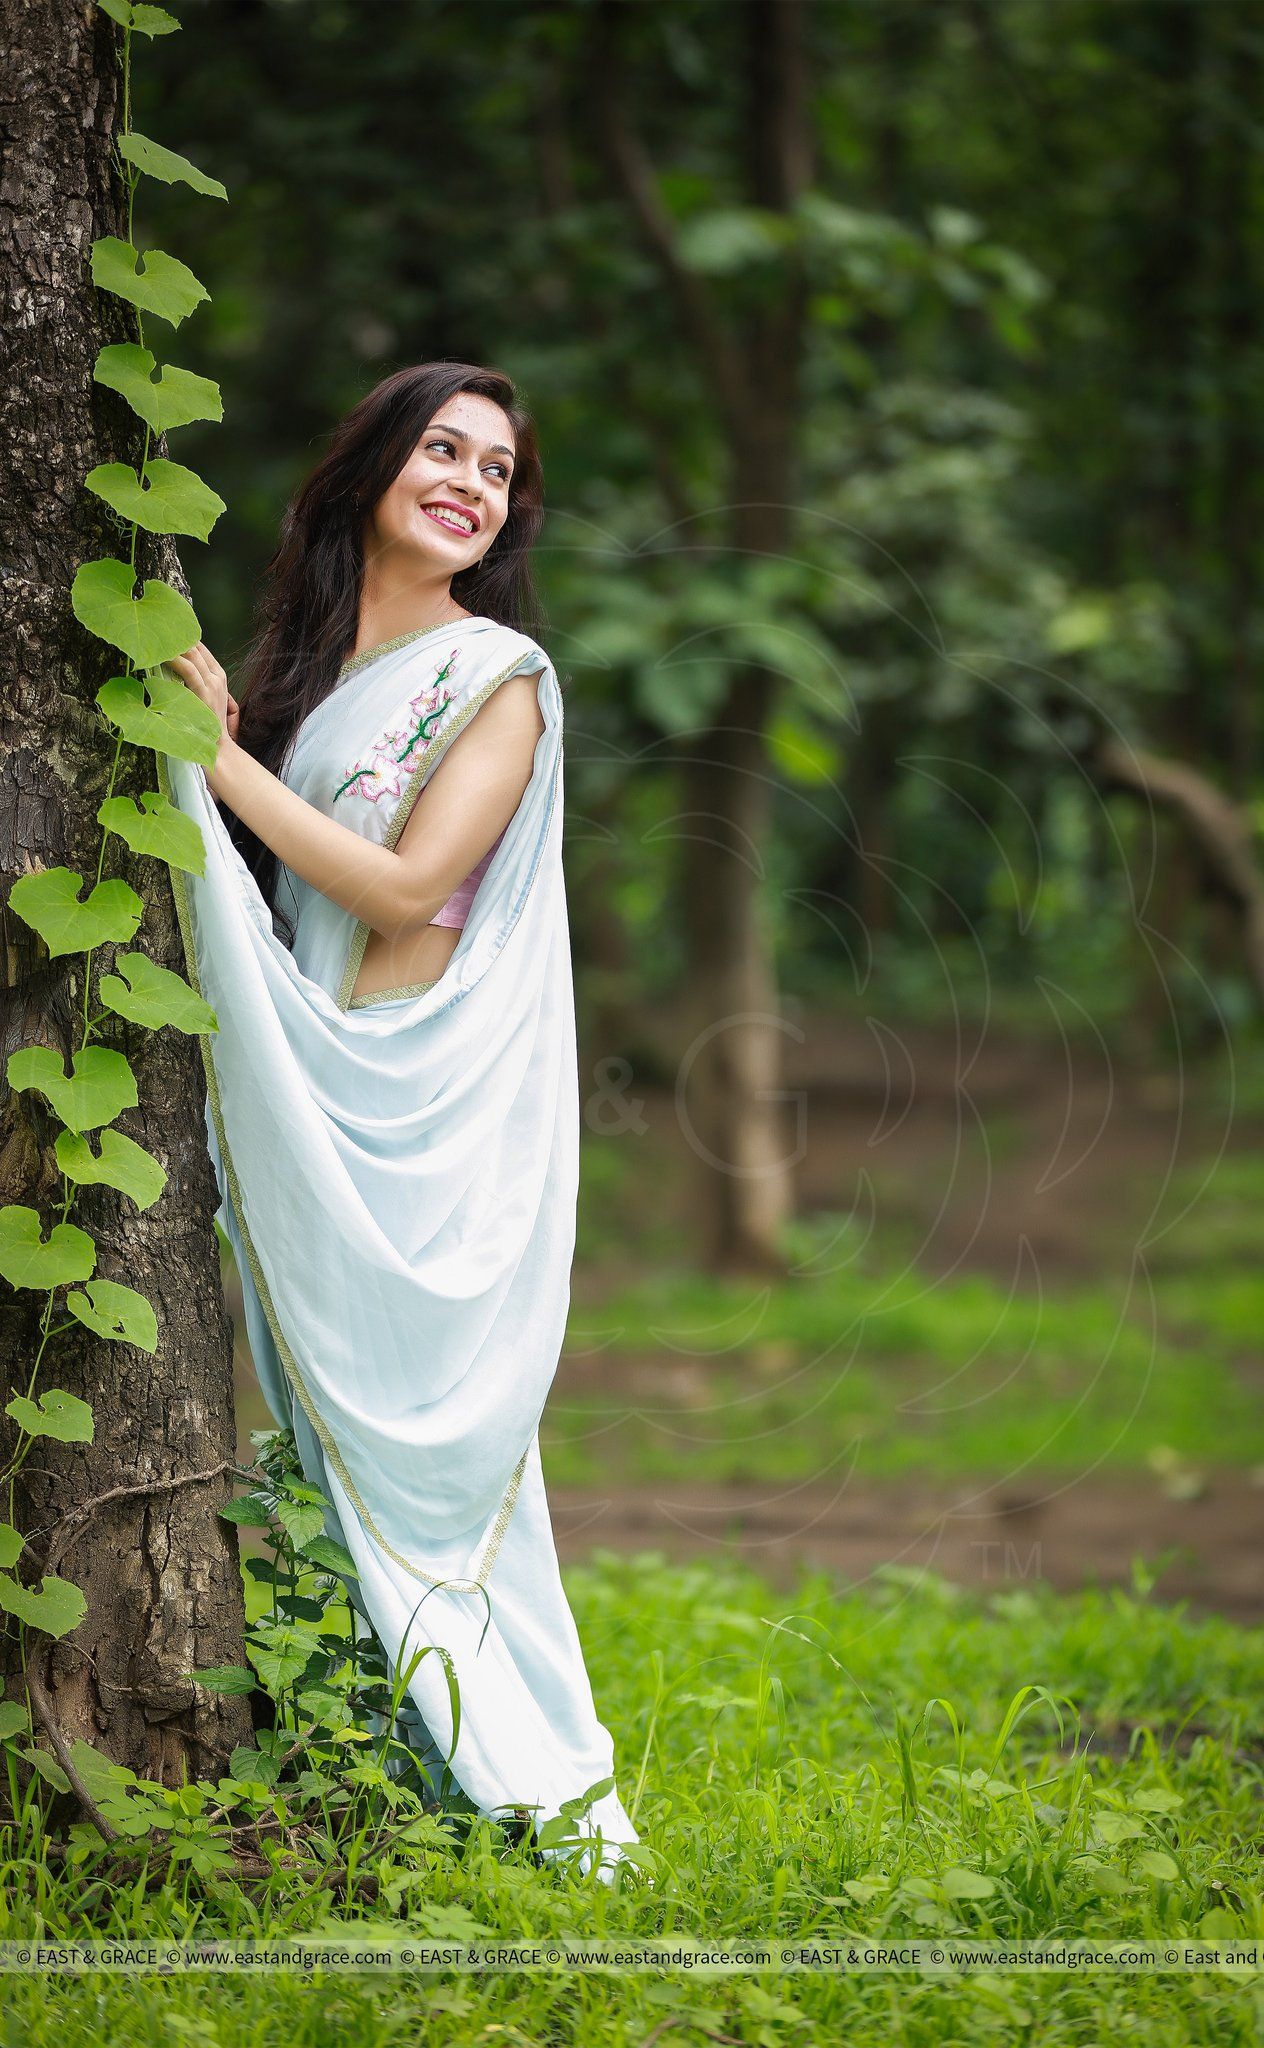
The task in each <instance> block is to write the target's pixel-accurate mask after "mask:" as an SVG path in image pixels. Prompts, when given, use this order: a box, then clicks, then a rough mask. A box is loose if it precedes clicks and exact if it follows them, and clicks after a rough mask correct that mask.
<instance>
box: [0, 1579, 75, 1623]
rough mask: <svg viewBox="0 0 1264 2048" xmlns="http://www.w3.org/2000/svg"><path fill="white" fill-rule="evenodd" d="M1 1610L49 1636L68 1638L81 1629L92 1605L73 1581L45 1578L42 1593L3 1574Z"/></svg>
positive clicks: (0, 1583)
mask: <svg viewBox="0 0 1264 2048" xmlns="http://www.w3.org/2000/svg"><path fill="white" fill-rule="evenodd" d="M0 1607H3V1609H4V1611H5V1613H6V1614H15V1615H16V1616H17V1618H18V1620H19V1621H24V1622H25V1623H26V1625H27V1627H28V1628H38V1629H41V1630H42V1631H43V1633H44V1634H45V1635H46V1636H68V1635H69V1634H70V1631H71V1630H72V1629H74V1628H78V1626H79V1624H80V1622H81V1621H82V1620H83V1617H84V1615H85V1614H86V1613H87V1611H88V1603H87V1601H86V1600H85V1599H84V1596H83V1594H82V1593H81V1592H80V1590H79V1588H78V1586H72V1585H71V1583H70V1581H69V1579H56V1578H53V1579H42V1580H41V1581H40V1588H39V1591H38V1593H36V1592H33V1591H32V1589H31V1587H30V1586H22V1585H19V1584H18V1581H17V1580H16V1579H11V1578H9V1577H8V1575H7V1574H6V1573H3V1572H0Z"/></svg>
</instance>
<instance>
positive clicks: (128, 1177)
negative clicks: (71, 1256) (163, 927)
mask: <svg viewBox="0 0 1264 2048" xmlns="http://www.w3.org/2000/svg"><path fill="white" fill-rule="evenodd" d="M112 978H113V977H112V976H108V975H107V977H106V979H107V980H111V979H112ZM53 1151H54V1153H55V1155H56V1159H57V1164H58V1166H59V1167H60V1168H61V1170H62V1172H63V1173H64V1174H65V1176H66V1179H67V1180H72V1181H74V1182H75V1184H76V1186H78V1187H98V1186H100V1187H107V1188H117V1189H118V1190H119V1193H120V1194H124V1195H130V1196H131V1198H132V1200H133V1201H134V1202H135V1204H136V1207H137V1208H138V1209H148V1208H149V1207H150V1206H151V1205H152V1204H153V1203H154V1202H156V1201H157V1200H158V1197H159V1195H160V1194H161V1193H162V1191H163V1189H164V1188H165V1187H166V1185H167V1171H166V1168H165V1167H163V1166H160V1165H159V1163H158V1161H157V1160H156V1159H155V1158H154V1155H153V1153H152V1152H147V1151H146V1150H145V1148H144V1146H143V1145H138V1144H137V1143H136V1141H135V1139H134V1138H125V1137H124V1135H123V1133H122V1131H110V1130H106V1131H102V1133H101V1142H100V1150H99V1152H97V1153H94V1152H93V1150H92V1147H91V1145H90V1144H89V1142H88V1140H87V1139H86V1138H82V1137H80V1136H79V1134H78V1133H77V1132H76V1131H59V1132H58V1134H57V1143H56V1144H55V1146H54V1147H53ZM76 1277H77V1278H79V1279H83V1280H86V1279H87V1277H88V1276H87V1274H86V1273H82V1274H79V1275H77V1276H76Z"/></svg>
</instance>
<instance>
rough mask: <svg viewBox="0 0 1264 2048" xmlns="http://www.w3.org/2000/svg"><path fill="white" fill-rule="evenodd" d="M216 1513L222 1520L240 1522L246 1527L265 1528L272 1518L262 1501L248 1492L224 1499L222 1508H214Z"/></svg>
mask: <svg viewBox="0 0 1264 2048" xmlns="http://www.w3.org/2000/svg"><path fill="white" fill-rule="evenodd" d="M216 1513H217V1514H218V1516H219V1518H220V1520H221V1521H222V1522H240V1523H243V1524H244V1526H245V1527H246V1528H248V1529H266V1528H267V1527H268V1526H269V1524H270V1523H271V1520H272V1517H271V1515H270V1514H269V1513H268V1510H267V1509H266V1508H265V1506H264V1505H263V1502H262V1501H261V1500H255V1499H254V1498H253V1496H252V1495H250V1494H248V1493H243V1494H239V1495H238V1497H237V1499H236V1500H230V1501H226V1502H225V1503H224V1506H223V1507H222V1508H217V1509H216Z"/></svg>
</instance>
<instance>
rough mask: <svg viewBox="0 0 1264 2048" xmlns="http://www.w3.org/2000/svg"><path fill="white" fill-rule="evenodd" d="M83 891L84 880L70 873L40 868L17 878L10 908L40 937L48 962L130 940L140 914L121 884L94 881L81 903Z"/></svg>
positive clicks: (69, 870) (136, 899) (132, 896)
mask: <svg viewBox="0 0 1264 2048" xmlns="http://www.w3.org/2000/svg"><path fill="white" fill-rule="evenodd" d="M82 888H83V876H82V875H79V874H76V873H75V871H74V869H73V868H45V869H43V871H42V872H41V873H40V874H37V875H22V876H20V877H19V879H18V880H17V881H16V882H15V883H14V884H13V887H12V889H10V891H9V905H10V908H11V909H12V910H14V911H16V913H17V915H18V916H19V917H20V918H21V919H22V922H23V923H24V924H29V925H30V927H31V929H32V930H33V931H37V932H38V933H39V935H40V937H41V938H42V939H43V941H44V944H45V945H46V946H47V947H48V951H49V954H50V956H51V957H52V958H53V959H57V958H58V957H59V956H60V955H62V954H64V953H84V952H91V951H92V949H93V948H94V947H95V946H102V945H105V944H106V943H107V942H109V941H111V940H113V941H115V942H117V941H119V940H122V939H130V938H131V936H132V934H133V932H134V931H135V930H136V927H137V925H138V924H139V923H140V921H141V918H142V917H143V915H144V911H145V905H144V903H143V901H142V899H141V898H140V897H139V896H138V895H137V894H136V891H135V890H134V889H133V888H131V887H129V885H128V884H127V883H126V882H121V881H117V880H116V881H110V882H98V883H97V884H96V885H95V887H94V888H93V889H91V890H90V891H89V893H88V896H87V898H86V899H84V900H81V899H80V895H79V892H80V890H81V889H82Z"/></svg>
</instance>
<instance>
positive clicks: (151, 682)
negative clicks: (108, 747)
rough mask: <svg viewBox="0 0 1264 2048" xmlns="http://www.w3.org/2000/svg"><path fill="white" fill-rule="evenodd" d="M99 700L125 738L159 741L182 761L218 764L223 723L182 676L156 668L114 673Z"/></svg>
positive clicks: (148, 743)
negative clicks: (139, 672)
mask: <svg viewBox="0 0 1264 2048" xmlns="http://www.w3.org/2000/svg"><path fill="white" fill-rule="evenodd" d="M97 703H98V704H99V705H100V706H101V709H102V711H103V712H104V713H105V715H106V717H107V718H108V719H109V721H110V723H111V725H116V726H117V727H118V729H119V731H120V732H121V733H122V735H123V737H124V739H125V740H130V741H131V743H132V745H133V746H135V747H155V748H157V750H158V752H159V753H161V754H171V755H173V756H174V758H175V759H176V760H177V761H196V762H199V763H200V764H201V766H202V767H204V768H213V767H214V766H215V756H216V754H217V753H218V752H219V742H220V733H221V730H222V728H221V726H220V722H219V720H218V718H217V717H216V716H215V713H214V712H213V711H212V710H211V707H210V705H209V704H204V703H203V702H202V699H201V698H200V697H196V696H195V695H194V694H193V691H192V690H191V689H189V687H188V685H187V684H186V683H182V682H181V680H180V678H179V676H173V675H169V674H168V673H167V671H166V669H164V668H154V669H153V670H151V672H150V673H149V674H148V675H146V676H111V677H110V679H109V681H108V682H105V683H102V685H101V687H100V689H99V690H98V691H97Z"/></svg>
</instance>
